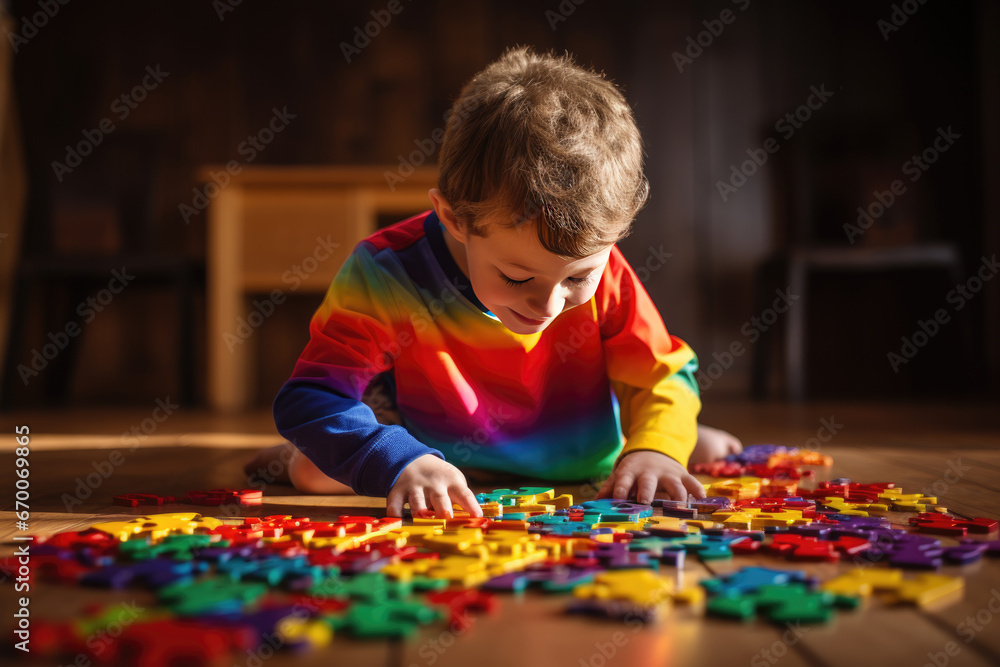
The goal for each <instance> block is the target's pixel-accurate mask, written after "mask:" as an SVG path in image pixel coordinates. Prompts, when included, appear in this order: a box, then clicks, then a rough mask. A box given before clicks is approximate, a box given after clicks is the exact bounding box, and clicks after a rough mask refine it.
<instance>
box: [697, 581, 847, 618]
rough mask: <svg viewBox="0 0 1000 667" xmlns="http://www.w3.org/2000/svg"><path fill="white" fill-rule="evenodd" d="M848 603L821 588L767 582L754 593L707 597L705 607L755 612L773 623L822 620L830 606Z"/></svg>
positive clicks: (722, 612)
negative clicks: (818, 589) (709, 598)
mask: <svg viewBox="0 0 1000 667" xmlns="http://www.w3.org/2000/svg"><path fill="white" fill-rule="evenodd" d="M835 604H840V605H842V606H846V605H848V604H849V603H848V602H847V601H846V600H845V601H841V600H840V599H839V598H838V597H837V596H834V595H832V594H830V593H827V592H825V591H810V590H809V589H808V587H807V586H806V585H805V584H801V583H793V584H785V585H781V584H767V585H764V586H761V587H760V588H758V589H757V591H756V592H754V593H747V594H743V595H736V594H723V595H719V596H716V597H714V598H712V599H711V600H709V602H708V604H707V605H706V606H705V609H706V611H708V612H709V613H710V614H715V615H717V616H726V617H729V618H739V619H741V620H747V619H750V618H753V617H754V616H756V614H757V613H758V612H761V613H766V614H767V617H768V618H769V619H770V620H771V621H773V622H775V623H794V622H799V623H826V622H827V621H829V620H830V618H831V616H832V615H833V606H834V605H835Z"/></svg>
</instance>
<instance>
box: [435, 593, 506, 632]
mask: <svg viewBox="0 0 1000 667" xmlns="http://www.w3.org/2000/svg"><path fill="white" fill-rule="evenodd" d="M427 601H428V602H430V603H431V604H440V605H445V606H446V607H448V609H449V621H448V624H449V626H450V627H451V629H452V630H465V629H466V628H468V627H469V625H470V624H471V620H470V619H469V612H472V611H484V612H487V613H491V612H493V610H494V609H496V605H497V601H496V598H495V597H494V596H493V594H492V593H485V592H483V591H479V590H476V589H469V590H464V591H444V592H442V593H432V594H430V595H428V596H427Z"/></svg>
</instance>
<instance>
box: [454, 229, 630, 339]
mask: <svg viewBox="0 0 1000 667" xmlns="http://www.w3.org/2000/svg"><path fill="white" fill-rule="evenodd" d="M488 229H489V235H488V236H485V237H482V236H472V235H465V237H464V239H462V240H461V243H462V245H464V246H465V255H466V259H467V261H468V275H469V282H470V283H471V284H472V289H473V291H474V292H475V293H476V296H477V297H479V300H480V301H482V303H483V305H484V306H486V307H487V308H489V309H490V312H492V313H493V314H494V315H496V316H497V318H499V320H500V321H501V322H502V323H503V324H504V326H506V327H507V328H508V329H510V330H511V331H513V332H514V333H517V334H533V333H538V332H539V331H542V330H543V329H545V327H547V326H548V325H549V324H551V323H552V320H553V319H555V317H556V316H557V315H559V313H561V312H563V311H564V310H568V309H570V308H573V307H574V306H579V305H580V304H583V303H587V302H588V301H590V299H591V297H593V296H594V293H595V292H596V291H597V285H598V283H600V281H601V275H602V274H603V273H604V267H605V266H606V265H607V263H608V257H609V256H610V254H611V248H612V246H610V245H609V246H608V247H606V248H605V249H604V250H602V251H600V252H598V253H596V254H593V255H588V256H587V257H583V258H581V259H563V258H561V257H559V256H558V255H554V254H552V253H551V252H549V251H548V250H546V249H545V248H544V247H542V244H541V242H539V240H538V232H537V231H536V229H535V224H534V223H528V224H524V225H520V226H517V227H514V228H510V227H507V226H501V225H499V224H490V225H489V228H488Z"/></svg>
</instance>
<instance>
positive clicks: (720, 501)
mask: <svg viewBox="0 0 1000 667" xmlns="http://www.w3.org/2000/svg"><path fill="white" fill-rule="evenodd" d="M688 505H690V506H691V507H693V508H694V509H696V510H697V511H699V512H705V513H707V514H711V513H712V512H715V511H717V510H730V509H732V508H733V503H732V501H731V500H729V498H726V497H725V496H709V497H707V498H698V499H695V500H691V501H689V502H688Z"/></svg>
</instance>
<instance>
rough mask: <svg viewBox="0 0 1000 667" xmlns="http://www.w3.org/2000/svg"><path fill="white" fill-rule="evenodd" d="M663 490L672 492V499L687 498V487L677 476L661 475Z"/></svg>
mask: <svg viewBox="0 0 1000 667" xmlns="http://www.w3.org/2000/svg"><path fill="white" fill-rule="evenodd" d="M660 482H661V483H662V486H663V490H664V491H666V492H667V493H668V494H670V498H671V500H687V495H688V493H687V489H685V488H684V485H683V484H681V481H680V480H679V479H677V478H676V477H661V478H660Z"/></svg>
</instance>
